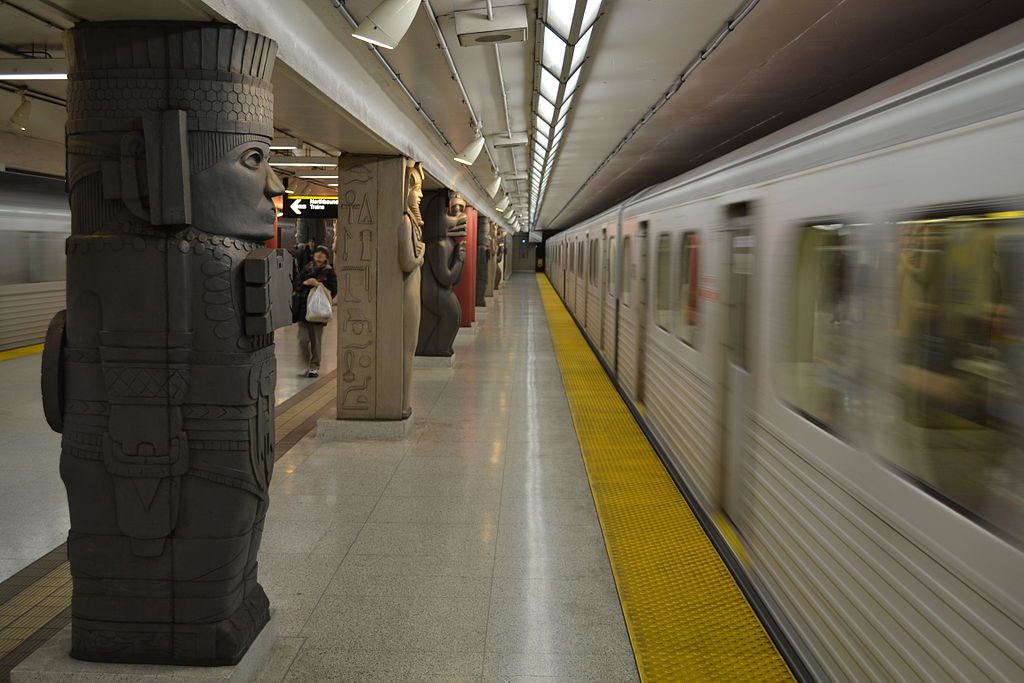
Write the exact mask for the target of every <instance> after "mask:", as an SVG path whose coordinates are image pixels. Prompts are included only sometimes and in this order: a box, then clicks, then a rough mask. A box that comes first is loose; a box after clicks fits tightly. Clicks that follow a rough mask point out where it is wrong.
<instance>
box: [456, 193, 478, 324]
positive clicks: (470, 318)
mask: <svg viewBox="0 0 1024 683" xmlns="http://www.w3.org/2000/svg"><path fill="white" fill-rule="evenodd" d="M463 205H465V200H463ZM465 214H466V230H465V233H464V234H465V237H463V238H462V240H461V241H462V243H463V244H464V245H465V250H466V264H465V268H464V272H463V274H462V280H460V281H459V282H458V283H456V285H455V295H456V296H458V297H459V304H460V306H461V307H462V316H461V320H460V325H461V327H463V328H472V327H473V323H474V322H476V227H477V226H476V223H477V218H478V216H479V214H478V213H477V210H476V209H474V208H473V207H471V206H469V207H466V208H465Z"/></svg>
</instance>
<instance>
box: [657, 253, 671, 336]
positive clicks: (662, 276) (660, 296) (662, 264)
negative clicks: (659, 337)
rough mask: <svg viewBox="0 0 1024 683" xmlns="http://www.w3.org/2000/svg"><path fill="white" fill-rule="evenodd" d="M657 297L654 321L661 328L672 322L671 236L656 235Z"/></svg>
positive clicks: (666, 328) (668, 325) (664, 328)
mask: <svg viewBox="0 0 1024 683" xmlns="http://www.w3.org/2000/svg"><path fill="white" fill-rule="evenodd" d="M657 267H658V272H657V276H656V277H657V278H658V279H657V287H658V289H657V292H656V293H657V298H656V300H655V309H654V315H655V322H656V323H657V324H658V327H660V328H661V329H663V330H668V328H669V327H670V326H671V324H672V237H671V235H665V234H662V235H659V236H658V264H657Z"/></svg>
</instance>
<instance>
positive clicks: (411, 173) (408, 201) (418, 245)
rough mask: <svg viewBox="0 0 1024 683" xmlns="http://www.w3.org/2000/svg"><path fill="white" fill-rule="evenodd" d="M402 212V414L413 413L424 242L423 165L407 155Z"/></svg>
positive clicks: (399, 257)
mask: <svg viewBox="0 0 1024 683" xmlns="http://www.w3.org/2000/svg"><path fill="white" fill-rule="evenodd" d="M405 169H406V173H405V213H403V215H402V229H401V231H400V234H399V235H398V265H399V267H400V268H401V269H402V272H403V273H404V274H405V284H404V286H405V292H404V294H405V306H404V309H403V311H404V312H403V316H404V320H403V321H402V334H403V341H404V346H403V349H404V351H405V353H404V357H403V359H402V363H403V365H402V372H403V373H404V381H403V382H402V417H403V418H406V417H409V416H410V415H412V363H413V356H414V355H415V354H416V353H417V346H416V342H417V339H418V338H419V337H420V336H421V332H420V329H421V328H420V308H421V306H422V304H421V302H420V291H421V284H420V281H421V278H422V275H421V273H420V268H421V267H422V266H423V258H424V253H425V251H426V245H425V244H424V243H423V216H422V214H421V213H420V202H421V201H422V199H423V165H422V164H420V163H418V162H415V161H412V160H410V159H407V160H406V162H405Z"/></svg>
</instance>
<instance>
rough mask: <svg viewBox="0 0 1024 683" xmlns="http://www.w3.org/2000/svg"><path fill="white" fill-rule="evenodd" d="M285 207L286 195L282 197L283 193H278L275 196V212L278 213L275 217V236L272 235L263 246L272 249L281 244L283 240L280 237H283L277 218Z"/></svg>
mask: <svg viewBox="0 0 1024 683" xmlns="http://www.w3.org/2000/svg"><path fill="white" fill-rule="evenodd" d="M283 209H284V197H282V196H281V195H278V196H276V197H274V213H275V214H276V215H275V217H274V236H273V237H271V238H270V239H269V240H267V241H266V242H264V243H263V246H265V247H270V248H271V249H276V248H277V246H278V245H279V244H280V242H281V240H280V238H281V228H280V226H278V224H277V219H278V218H279V217H280V216H281V211H282V210H283Z"/></svg>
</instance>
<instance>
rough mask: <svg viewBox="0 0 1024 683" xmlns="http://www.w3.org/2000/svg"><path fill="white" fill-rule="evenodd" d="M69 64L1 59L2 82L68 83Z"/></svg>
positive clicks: (53, 59) (31, 58)
mask: <svg viewBox="0 0 1024 683" xmlns="http://www.w3.org/2000/svg"><path fill="white" fill-rule="evenodd" d="M67 79H68V63H67V61H66V60H64V59H57V58H51V57H46V58H39V57H19V58H13V59H12V58H6V57H4V58H0V81H66V80H67Z"/></svg>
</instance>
